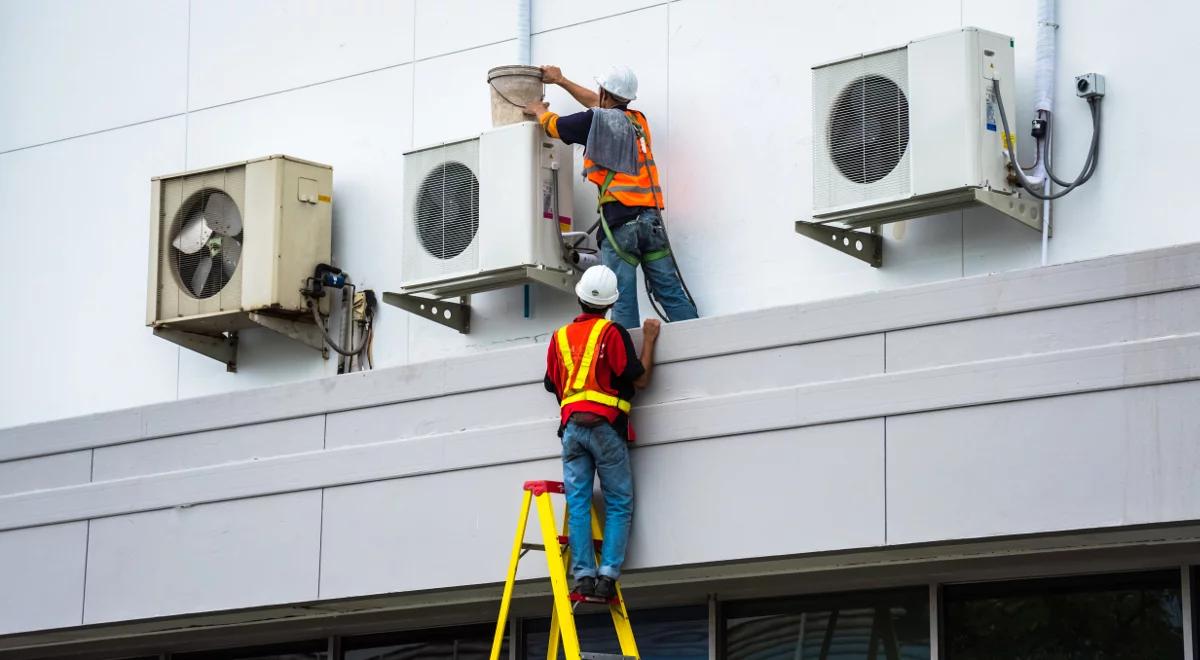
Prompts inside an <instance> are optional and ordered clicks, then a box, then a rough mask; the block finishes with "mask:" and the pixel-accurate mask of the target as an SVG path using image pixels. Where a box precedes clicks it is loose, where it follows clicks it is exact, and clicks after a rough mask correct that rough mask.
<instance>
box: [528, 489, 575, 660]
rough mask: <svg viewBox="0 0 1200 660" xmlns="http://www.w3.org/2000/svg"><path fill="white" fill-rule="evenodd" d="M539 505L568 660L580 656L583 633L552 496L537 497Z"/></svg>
mask: <svg viewBox="0 0 1200 660" xmlns="http://www.w3.org/2000/svg"><path fill="white" fill-rule="evenodd" d="M534 499H535V500H536V501H537V505H538V522H539V523H541V526H542V539H543V541H542V542H543V543H545V544H546V563H547V565H548V568H549V569H550V589H551V590H552V591H553V592H554V613H555V614H557V615H558V628H559V637H561V638H562V646H563V653H564V654H565V655H566V656H567V658H568V660H575V659H576V658H578V657H579V633H578V632H577V631H576V630H575V616H574V612H573V610H572V609H571V596H570V593H571V589H570V587H568V586H567V573H566V571H565V570H563V566H564V565H565V558H564V556H563V552H562V547H561V546H559V545H558V528H557V527H556V526H555V523H554V504H553V503H552V502H551V501H550V494H549V493H542V494H540V495H538V496H537V497H536V498H534Z"/></svg>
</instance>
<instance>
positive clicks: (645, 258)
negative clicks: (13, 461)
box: [596, 115, 671, 266]
mask: <svg viewBox="0 0 1200 660" xmlns="http://www.w3.org/2000/svg"><path fill="white" fill-rule="evenodd" d="M625 119H627V120H629V123H630V125H632V126H633V130H634V132H635V133H637V137H638V144H639V145H640V146H641V164H642V165H643V166H645V168H646V173H647V174H648V175H649V176H650V190H651V192H652V193H654V188H655V187H656V186H657V185H658V182H657V181H655V180H654V169H653V168H651V167H650V165H649V163H648V161H647V156H648V155H649V148H648V147H647V146H646V133H645V131H643V130H642V126H641V124H639V123H637V122H636V121H634V120H633V118H632V117H630V116H629V115H625ZM616 176H617V173H616V171H615V170H609V171H608V174H607V175H606V176H605V177H604V183H603V184H601V185H600V196H599V197H598V198H597V200H596V210H597V211H599V213H600V228H601V229H603V230H604V238H605V239H607V240H608V244H609V245H611V246H612V248H613V251H614V252H616V253H617V256H618V257H620V258H621V260H622V261H624V262H625V263H627V264H629V265H630V266H636V265H638V263H649V262H652V261H658V260H659V259H662V258H664V257H668V256H670V255H671V248H670V247H665V248H663V249H661V250H654V251H653V252H647V253H646V254H643V255H642V258H641V259H638V258H637V257H635V256H633V255H631V254H629V253H628V252H626V251H624V250H622V249H621V246H619V245H617V241H616V240H614V239H613V234H612V230H611V229H609V228H608V220H606V219H605V218H604V203H605V202H615V201H617V198H616V197H613V196H612V195H609V194H608V189H609V187H610V186H612V182H613V178H615V177H616ZM654 195H655V202H656V203H657V202H658V194H657V193H654Z"/></svg>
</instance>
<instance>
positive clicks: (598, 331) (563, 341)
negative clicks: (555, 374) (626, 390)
mask: <svg viewBox="0 0 1200 660" xmlns="http://www.w3.org/2000/svg"><path fill="white" fill-rule="evenodd" d="M610 323H612V321H609V320H608V319H594V320H589V321H581V322H579V323H571V324H568V325H564V326H563V327H561V328H559V329H558V332H557V333H555V341H556V343H557V344H558V352H559V356H560V357H561V358H562V368H563V380H562V383H563V387H562V393H561V394H562V397H561V398H562V400H561V401H560V403H559V406H560V407H561V408H566V407H567V406H569V405H571V404H573V403H579V402H580V401H590V402H592V403H598V404H600V405H603V406H608V407H609V408H615V409H617V410H619V411H621V412H623V413H626V414H628V413H629V410H630V408H632V407H633V405H632V404H631V403H630V402H628V401H626V400H624V399H621V398H618V397H617V396H616V395H615V394H614V393H613V392H611V391H608V390H605V389H604V388H603V387H602V386H601V385H600V382H599V380H598V379H597V378H596V369H594V368H593V365H594V364H595V361H596V357H597V355H596V354H597V352H598V351H597V348H598V346H599V344H600V336H601V335H602V334H604V329H605V328H606V327H608V324H610Z"/></svg>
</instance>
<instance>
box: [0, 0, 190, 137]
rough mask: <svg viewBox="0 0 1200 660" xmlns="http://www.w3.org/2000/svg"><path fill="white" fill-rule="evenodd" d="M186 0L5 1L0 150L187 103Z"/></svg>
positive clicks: (0, 21) (0, 15) (176, 109)
mask: <svg viewBox="0 0 1200 660" xmlns="http://www.w3.org/2000/svg"><path fill="white" fill-rule="evenodd" d="M187 19H188V2H187V0H161V1H160V0H112V1H105V2H98V1H95V0H93V1H88V2H73V1H71V0H45V1H41V0H39V1H38V2H20V1H19V0H7V1H6V2H3V3H0V89H3V90H4V93H3V94H0V152H3V151H7V150H9V149H14V148H17V147H23V146H29V145H33V144H39V143H42V142H48V141H50V140H58V139H62V138H66V137H72V136H76V135H81V134H84V133H89V132H93V131H99V130H104V129H110V128H115V127H117V126H123V125H126V124H132V123H135V122H140V121H146V120H148V119H157V118H159V117H165V116H168V115H173V114H177V113H181V112H183V111H184V110H185V105H186V98H187V43H188V23H187Z"/></svg>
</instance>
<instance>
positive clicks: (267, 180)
mask: <svg viewBox="0 0 1200 660" xmlns="http://www.w3.org/2000/svg"><path fill="white" fill-rule="evenodd" d="M206 189H215V190H219V191H222V192H225V193H226V194H228V195H229V196H230V197H231V198H232V199H233V201H234V203H235V205H236V206H237V209H238V211H239V212H240V213H241V218H242V249H241V257H240V259H239V262H238V265H237V268H236V270H235V271H234V273H233V275H232V277H231V279H230V281H229V282H228V283H227V284H226V285H225V286H224V288H222V289H221V290H220V291H219V292H217V293H216V294H215V295H212V296H210V297H207V298H197V297H195V296H193V295H192V294H191V293H189V292H188V291H187V290H186V288H185V287H184V286H183V285H182V284H181V283H180V281H179V275H178V273H177V272H176V270H175V269H174V267H173V262H172V260H171V258H170V255H169V251H170V250H171V249H172V248H171V241H172V236H173V235H174V233H175V232H176V231H177V229H178V225H179V223H180V222H181V218H180V217H179V216H180V213H181V209H182V207H183V205H184V204H185V203H187V201H188V199H189V197H191V196H192V195H194V194H196V193H198V192H200V191H202V190H206ZM332 200H333V168H331V167H330V166H329V165H323V164H321V163H314V162H311V161H306V160H301V159H298V158H293V157H290V156H284V155H272V156H266V157H264V158H259V159H255V160H249V161H241V162H237V163H230V164H227V165H219V166H215V167H208V168H203V169H197V170H190V171H187V172H181V173H178V174H170V175H164V176H158V177H154V178H153V179H151V198H150V206H151V213H150V216H151V217H150V268H149V284H148V286H147V295H146V325H149V326H170V327H174V328H177V329H182V330H188V331H193V332H203V333H215V332H224V331H232V330H238V329H242V328H246V327H253V324H252V323H251V322H250V321H249V318H248V314H249V313H250V312H254V311H264V310H266V311H270V312H272V313H274V314H296V315H307V313H308V312H307V307H306V304H305V300H304V298H303V296H302V295H301V294H300V289H301V288H302V287H303V286H304V280H305V278H307V277H309V276H311V275H312V273H313V269H314V268H315V267H316V265H317V264H319V263H328V262H329V261H330V260H331V256H332V251H331V232H332V219H333V214H332Z"/></svg>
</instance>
